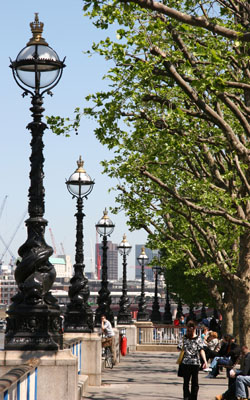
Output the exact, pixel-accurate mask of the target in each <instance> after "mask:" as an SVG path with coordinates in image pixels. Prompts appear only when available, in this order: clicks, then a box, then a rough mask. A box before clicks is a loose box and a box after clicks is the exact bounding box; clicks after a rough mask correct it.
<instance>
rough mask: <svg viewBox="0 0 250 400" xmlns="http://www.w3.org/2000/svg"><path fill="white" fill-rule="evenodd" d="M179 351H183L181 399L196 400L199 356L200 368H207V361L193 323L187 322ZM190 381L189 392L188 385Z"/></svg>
mask: <svg viewBox="0 0 250 400" xmlns="http://www.w3.org/2000/svg"><path fill="white" fill-rule="evenodd" d="M178 348H179V349H182V348H183V350H184V356H183V360H182V371H183V398H184V400H197V399H198V397H197V396H198V391H199V382H198V375H199V369H200V356H201V358H202V360H203V365H202V368H203V369H204V368H207V360H206V355H205V351H204V349H203V341H202V339H201V338H200V337H198V336H197V335H196V325H195V323H194V321H191V320H190V321H188V323H187V332H186V334H185V335H184V336H183V339H182V340H181V341H180V343H179V346H178ZM190 380H191V391H190V389H189V384H190Z"/></svg>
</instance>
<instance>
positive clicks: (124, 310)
mask: <svg viewBox="0 0 250 400" xmlns="http://www.w3.org/2000/svg"><path fill="white" fill-rule="evenodd" d="M122 265H123V275H122V296H121V298H120V303H119V304H120V308H119V312H118V316H117V322H118V324H131V323H132V316H131V311H130V301H129V298H128V286H127V256H126V254H123V263H122Z"/></svg>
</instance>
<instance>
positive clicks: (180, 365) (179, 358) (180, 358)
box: [176, 339, 184, 377]
mask: <svg viewBox="0 0 250 400" xmlns="http://www.w3.org/2000/svg"><path fill="white" fill-rule="evenodd" d="M183 357H184V339H183V345H182V349H181V351H180V354H179V357H178V359H177V361H176V364H179V368H178V372H177V375H178V376H180V377H183V376H184V373H183V369H184V366H183V364H182V360H183Z"/></svg>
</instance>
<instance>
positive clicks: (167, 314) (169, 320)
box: [162, 283, 173, 325]
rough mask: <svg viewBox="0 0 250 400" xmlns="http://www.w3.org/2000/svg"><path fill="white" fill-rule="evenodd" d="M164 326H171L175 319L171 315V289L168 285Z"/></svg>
mask: <svg viewBox="0 0 250 400" xmlns="http://www.w3.org/2000/svg"><path fill="white" fill-rule="evenodd" d="M162 322H163V323H164V324H168V325H171V324H172V323H173V317H172V313H171V306H170V301H169V288H168V283H166V303H165V311H164V314H163V321H162Z"/></svg>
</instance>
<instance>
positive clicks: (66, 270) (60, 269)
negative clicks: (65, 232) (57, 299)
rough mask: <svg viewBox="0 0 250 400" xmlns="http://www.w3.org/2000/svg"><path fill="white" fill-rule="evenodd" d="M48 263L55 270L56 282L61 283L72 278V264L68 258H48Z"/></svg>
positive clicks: (64, 256)
mask: <svg viewBox="0 0 250 400" xmlns="http://www.w3.org/2000/svg"><path fill="white" fill-rule="evenodd" d="M49 261H50V262H51V264H53V265H54V267H55V270H56V282H63V281H65V280H69V279H71V278H72V264H71V259H70V256H67V255H58V256H54V257H50V258H49Z"/></svg>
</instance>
